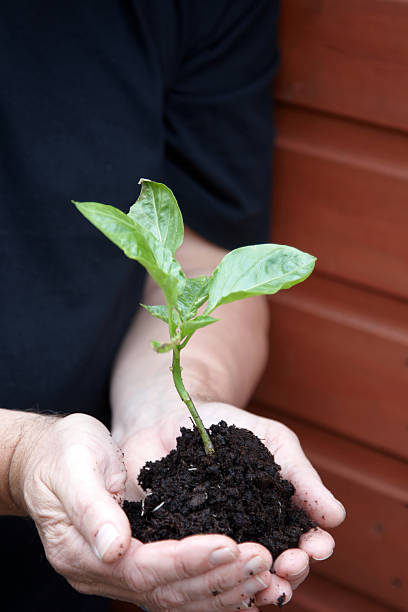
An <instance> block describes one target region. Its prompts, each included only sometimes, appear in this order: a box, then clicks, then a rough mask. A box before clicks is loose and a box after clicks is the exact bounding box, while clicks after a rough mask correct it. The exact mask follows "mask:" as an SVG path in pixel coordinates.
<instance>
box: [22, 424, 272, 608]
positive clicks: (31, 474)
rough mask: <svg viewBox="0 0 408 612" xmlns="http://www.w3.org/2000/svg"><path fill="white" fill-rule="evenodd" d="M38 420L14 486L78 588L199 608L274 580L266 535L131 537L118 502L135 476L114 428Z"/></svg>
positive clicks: (242, 596)
mask: <svg viewBox="0 0 408 612" xmlns="http://www.w3.org/2000/svg"><path fill="white" fill-rule="evenodd" d="M34 421H35V424H34V425H33V426H30V428H28V427H27V426H26V427H25V433H24V435H23V436H22V438H21V440H20V442H19V444H18V446H17V448H16V452H15V454H14V458H13V461H12V465H11V470H10V476H11V493H12V496H13V499H14V501H15V502H16V505H17V507H18V508H20V509H21V510H23V511H24V510H25V511H26V512H28V513H29V514H30V515H31V517H32V518H33V519H34V521H35V523H36V526H37V528H38V531H39V534H40V537H41V539H42V542H43V545H44V548H45V552H46V555H47V558H48V560H49V561H50V563H51V564H52V565H53V567H54V568H55V569H56V571H57V572H59V573H61V574H62V575H63V576H64V577H65V578H66V579H67V580H68V581H69V582H70V584H71V585H72V586H73V587H74V588H75V589H77V590H78V591H80V592H82V593H86V594H97V595H103V596H105V597H110V598H114V599H121V600H124V601H128V602H131V603H135V604H138V605H142V606H145V607H147V608H148V609H149V610H150V612H156V611H157V612H158V611H160V610H170V609H175V608H177V609H178V610H180V612H181V611H183V612H197V610H198V609H202V610H212V609H219V608H220V607H221V603H220V602H222V606H224V605H225V606H231V605H234V604H236V603H237V602H238V604H240V603H241V601H242V600H244V601H245V600H246V601H249V598H250V597H251V596H252V595H253V593H254V592H255V591H256V590H257V589H258V590H259V589H260V588H264V586H263V585H265V584H266V585H268V584H269V580H270V576H271V574H270V573H269V571H268V570H269V568H270V566H271V564H272V559H271V557H270V555H269V553H268V552H267V551H265V549H263V548H262V547H261V546H259V545H258V544H250V543H249V544H243V545H241V546H240V547H238V546H237V544H236V543H235V542H234V541H233V540H231V539H230V538H228V537H226V536H223V535H206V536H200V535H199V536H192V537H190V538H185V539H184V540H181V541H171V540H167V541H164V542H155V543H152V544H142V543H141V542H139V541H138V540H135V539H133V538H131V534H130V526H129V523H128V520H127V517H126V515H125V514H124V512H123V511H122V509H121V507H120V505H119V504H118V503H117V502H118V501H119V500H121V499H122V497H123V493H124V487H125V481H126V471H125V468H124V464H123V457H122V452H121V451H120V450H119V447H118V446H117V445H116V444H115V443H114V441H113V439H112V438H111V436H110V434H109V432H108V431H107V430H106V428H105V427H104V426H103V425H102V424H101V423H100V422H99V421H97V420H96V419H93V418H92V417H88V416H86V415H82V414H76V415H72V416H69V417H65V418H53V417H52V418H49V417H41V416H38V418H37V419H34ZM30 422H32V421H30ZM252 574H254V576H252ZM262 577H263V579H262ZM259 580H261V582H259ZM221 589H222V590H223V593H220V595H218V596H215V595H213V594H212V593H213V592H215V591H219V590H221ZM197 604H198V605H199V608H197ZM241 606H242V607H245V605H244V604H241Z"/></svg>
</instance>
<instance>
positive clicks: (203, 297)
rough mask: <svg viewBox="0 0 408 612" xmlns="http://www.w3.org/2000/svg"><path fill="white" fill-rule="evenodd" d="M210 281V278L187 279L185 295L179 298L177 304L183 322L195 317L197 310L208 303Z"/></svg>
mask: <svg viewBox="0 0 408 612" xmlns="http://www.w3.org/2000/svg"><path fill="white" fill-rule="evenodd" d="M209 280H210V278H209V277H208V276H197V277H195V278H187V279H186V284H185V285H184V290H183V293H182V294H181V295H180V296H179V298H178V300H177V304H176V308H177V310H178V311H179V313H180V315H181V319H182V321H186V320H188V319H192V318H193V317H195V315H196V314H197V310H198V309H199V308H200V306H202V305H203V304H204V302H206V301H207V299H208V282H209Z"/></svg>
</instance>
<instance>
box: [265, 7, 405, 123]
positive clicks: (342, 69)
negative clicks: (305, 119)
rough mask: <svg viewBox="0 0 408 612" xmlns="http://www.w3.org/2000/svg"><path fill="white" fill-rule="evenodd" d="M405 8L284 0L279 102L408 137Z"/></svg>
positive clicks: (277, 91)
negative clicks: (382, 127) (406, 133)
mask: <svg viewBox="0 0 408 612" xmlns="http://www.w3.org/2000/svg"><path fill="white" fill-rule="evenodd" d="M407 32H408V3H407V2H406V1H401V0H353V2H351V1H339V0H285V1H284V2H282V15H281V36H280V38H281V48H282V68H281V72H280V77H279V79H278V84H277V89H276V95H277V97H278V99H280V100H284V101H286V102H291V103H294V104H297V105H305V106H308V107H312V108H316V109H320V110H324V111H329V112H333V113H339V114H341V115H345V116H349V117H353V118H357V119H362V120H364V121H370V122H373V123H376V124H382V125H387V126H392V127H396V128H401V129H404V130H407V129H408V114H407V108H408V78H407V71H408V45H407Z"/></svg>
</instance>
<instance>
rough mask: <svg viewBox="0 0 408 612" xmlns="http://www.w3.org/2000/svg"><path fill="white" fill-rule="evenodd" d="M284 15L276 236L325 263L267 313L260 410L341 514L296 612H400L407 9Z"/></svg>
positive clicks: (404, 498)
mask: <svg viewBox="0 0 408 612" xmlns="http://www.w3.org/2000/svg"><path fill="white" fill-rule="evenodd" d="M282 4H283V8H282V19H281V48H282V68H281V72H280V77H279V81H278V86H277V89H276V98H277V113H276V118H277V129H278V137H277V151H276V158H275V163H274V180H275V183H274V202H273V220H272V226H271V236H272V239H273V241H274V242H280V243H284V244H293V245H295V246H297V247H298V248H301V249H303V250H306V251H308V252H310V253H313V254H314V255H316V256H317V257H318V264H317V268H316V272H315V273H314V274H313V276H312V277H311V278H310V279H309V280H307V281H306V283H304V284H303V285H300V286H299V287H295V288H293V289H291V290H290V291H287V292H281V293H280V294H278V295H277V296H274V297H273V298H271V300H270V310H271V315H272V326H271V354H270V359H269V363H268V367H267V370H266V372H265V375H264V377H263V380H262V382H261V384H260V386H259V388H258V390H257V393H256V397H255V403H254V404H253V409H254V410H256V411H258V412H260V413H262V414H266V415H268V416H275V417H277V418H279V419H280V420H283V421H284V422H285V423H287V424H288V425H290V426H291V427H292V428H293V429H295V431H296V432H297V433H298V435H299V437H300V438H301V440H302V442H303V446H304V448H305V450H306V451H307V453H308V454H309V456H310V458H311V460H312V462H313V463H314V464H315V466H316V467H317V468H318V470H319V472H320V473H321V475H322V476H323V479H324V481H325V482H326V484H327V485H328V486H329V487H330V488H332V490H333V491H334V493H335V494H336V496H337V497H339V499H341V500H342V501H343V503H344V504H345V506H346V507H347V510H348V518H347V520H346V522H345V523H344V524H343V526H341V527H340V528H339V529H338V530H336V531H335V532H334V535H335V537H336V540H337V547H336V551H335V554H334V556H333V557H332V559H330V560H329V561H326V562H324V563H321V564H317V565H315V566H314V569H313V572H312V576H311V577H310V578H309V579H308V581H307V582H306V584H305V585H303V586H302V587H300V589H299V590H298V591H297V592H296V594H295V596H294V598H293V602H292V603H291V604H290V609H291V610H293V612H297V611H299V612H301V611H313V612H346V611H347V612H349V611H357V612H366V611H367V612H369V611H372V612H383V611H385V610H399V611H407V610H408V561H407V559H408V529H407V528H408V468H407V463H406V460H407V458H408V2H407V0H403V1H396V0H283V2H282ZM271 609H272V608H271Z"/></svg>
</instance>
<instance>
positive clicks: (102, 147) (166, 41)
mask: <svg viewBox="0 0 408 612" xmlns="http://www.w3.org/2000/svg"><path fill="white" fill-rule="evenodd" d="M277 13H278V6H277V2H275V1H274V0H253V1H249V0H235V1H234V2H230V1H227V0H206V1H205V2H204V1H203V0H140V1H137V0H133V1H131V0H127V1H125V0H122V1H119V0H118V1H113V0H111V1H109V0H106V1H104V0H84V1H82V2H71V1H68V0H61V1H60V2H54V1H51V0H42V1H41V2H32V1H30V0H21V1H19V2H15V1H14V0H6V1H5V2H3V3H2V8H1V15H0V71H1V73H0V84H1V98H0V104H1V106H0V131H1V149H0V155H1V163H0V196H1V202H0V288H1V289H0V290H1V317H0V364H1V367H0V406H2V407H5V408H10V409H18V410H25V409H30V408H35V409H37V410H41V411H57V412H65V413H68V412H88V413H89V414H93V415H95V416H97V417H98V418H101V419H104V420H105V421H107V419H108V416H107V415H108V399H107V398H108V393H107V392H108V384H109V374H110V369H111V364H112V359H113V357H114V355H115V352H116V350H117V348H118V346H119V343H120V340H121V339H122V337H123V335H124V333H125V331H126V328H127V326H128V325H129V322H130V320H131V317H132V315H133V313H134V312H135V310H136V308H137V305H138V302H139V299H140V292H141V287H142V283H143V271H142V269H141V268H140V266H139V265H138V264H136V263H135V262H132V261H130V260H127V259H126V258H125V256H124V255H123V253H122V252H121V251H120V250H119V249H117V248H116V247H115V246H114V245H112V244H110V243H109V241H108V240H106V238H104V237H103V236H102V235H101V234H100V233H99V232H98V231H97V230H96V229H95V228H93V227H92V226H91V225H90V224H89V223H87V222H86V221H85V220H84V219H83V217H82V216H81V215H79V214H78V212H77V211H76V209H75V208H74V206H73V205H72V204H71V203H70V200H71V199H75V200H79V201H86V200H91V201H100V202H104V203H110V204H114V205H116V206H120V207H121V208H122V209H123V210H124V211H125V212H127V210H128V208H129V206H130V204H131V203H132V202H133V201H134V200H135V199H136V198H137V196H138V192H139V187H138V180H139V178H140V177H146V178H150V179H153V180H157V181H160V182H164V183H166V184H167V185H168V186H169V187H171V188H172V189H173V191H174V193H175V195H176V197H177V199H178V201H179V203H180V205H181V210H182V213H183V216H184V220H185V223H186V225H189V226H190V227H192V228H193V229H195V230H196V231H198V232H199V233H201V234H202V235H203V236H205V237H206V238H208V239H209V240H211V241H213V242H216V243H218V244H220V245H222V246H225V247H227V248H234V247H237V246H240V245H243V244H248V243H254V242H263V241H265V240H266V239H267V228H268V212H267V211H268V204H269V188H270V162H271V147H272V141H273V128H272V119H271V98H270V86H271V81H272V78H273V75H274V73H275V71H276V67H277V64H278V55H277V51H276V21H277ZM16 524H18V525H20V528H19V529H20V531H24V530H26V533H25V535H24V536H23V537H22V538H20V539H18V534H17V533H16V530H15V525H16ZM0 527H3V529H2V543H3V545H4V542H5V546H6V549H7V547H8V546H10V547H11V550H10V553H6V556H7V559H8V571H9V573H10V576H9V577H5V576H4V575H3V576H2V578H3V580H2V583H3V584H5V585H7V586H10V589H9V594H8V591H7V586H6V588H5V589H4V588H3V590H2V595H1V596H0V597H1V598H2V599H3V601H1V607H2V609H3V610H8V609H13V610H20V609H21V610H23V609H25V607H26V605H28V604H27V603H26V602H28V601H29V602H30V609H31V610H33V611H34V610H37V609H38V610H40V609H41V610H42V611H45V610H48V609H50V610H51V609H54V605H58V609H60V610H63V609H67V610H68V609H69V610H71V609H72V607H73V605H74V604H73V602H74V600H75V601H78V602H79V601H81V602H85V603H75V605H76V606H77V608H78V610H82V609H92V608H87V607H84V608H81V607H80V606H81V605H84V606H91V605H92V603H91V602H92V601H93V602H94V603H95V602H96V603H95V605H99V600H97V599H94V600H93V599H92V598H89V597H82V596H79V595H78V596H77V595H76V594H75V593H74V591H73V590H72V589H71V588H70V587H69V586H67V587H61V585H63V584H64V581H63V579H60V580H61V585H59V586H53V580H54V573H53V571H52V570H51V571H50V573H49V574H48V575H47V576H46V577H44V576H42V575H41V572H42V571H43V570H44V571H45V572H48V568H47V567H46V562H45V561H43V562H41V563H37V565H36V566H32V565H30V560H29V559H28V561H27V563H25V564H24V560H25V559H27V558H29V557H30V555H31V556H32V557H33V559H34V560H35V559H37V558H38V556H39V552H38V550H37V546H38V543H37V541H36V540H35V539H34V536H33V535H32V532H31V531H30V529H31V526H30V523H29V522H28V521H22V520H16V519H9V518H7V519H6V518H3V519H1V521H0ZM4 531H7V532H8V533H13V536H12V537H8V539H6V540H4V539H3V532H4ZM4 538H6V535H4ZM27 549H29V550H27ZM10 560H11V561H10ZM20 564H24V567H22V566H20ZM43 566H44V568H43ZM22 572H25V578H24V580H22V581H21V583H20V584H19V581H17V584H19V586H17V587H15V583H14V584H13V581H12V577H13V576H15V577H16V576H19V575H20V574H21V573H22ZM36 572H38V575H37V573H36ZM29 576H31V578H29ZM55 576H56V575H55ZM45 583H46V584H47V585H48V586H47V587H46V588H47V589H48V591H47V593H46V594H45V595H41V596H40V595H38V593H39V588H40V584H41V586H43V585H44V584H45ZM55 584H56V585H57V584H58V580H57V582H56V583H55ZM60 587H61V588H66V593H65V595H64V596H63V600H61V599H60V597H58V600H57V599H54V598H53V596H51V593H52V592H53V591H54V590H55V589H56V590H55V593H57V592H58V589H59V588H60ZM15 589H16V590H15ZM36 591H37V595H38V598H37V600H36V595H35V592H36ZM56 597H57V595H56ZM19 598H21V599H19ZM56 601H58V604H56V603H55V602H56ZM39 602H41V603H39ZM63 605H66V608H64V607H63Z"/></svg>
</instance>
